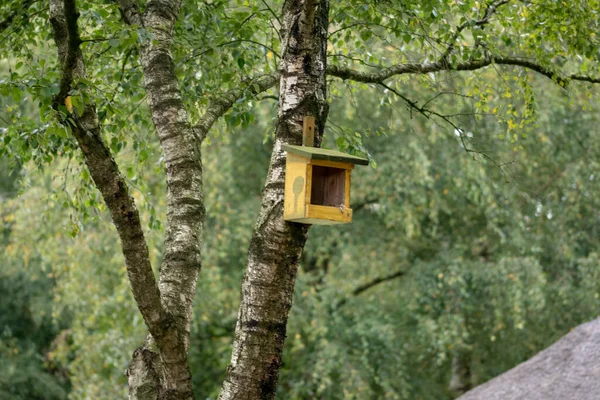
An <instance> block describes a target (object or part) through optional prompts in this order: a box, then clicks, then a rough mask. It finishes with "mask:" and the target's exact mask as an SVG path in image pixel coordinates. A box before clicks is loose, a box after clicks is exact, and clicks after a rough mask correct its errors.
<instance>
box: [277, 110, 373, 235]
mask: <svg viewBox="0 0 600 400" xmlns="http://www.w3.org/2000/svg"><path fill="white" fill-rule="evenodd" d="M313 137H314V118H313V117H306V118H305V119H304V137H303V144H304V145H303V146H292V145H283V146H282V148H283V150H285V151H287V156H286V168H285V195H284V210H283V219H284V220H286V221H293V222H299V223H303V224H317V225H332V224H343V223H348V222H352V209H351V208H350V182H351V180H350V174H351V172H352V170H353V169H354V165H368V164H369V160H367V159H366V158H361V157H355V156H351V155H349V154H345V153H342V152H339V151H336V150H326V149H318V148H315V147H312V138H313ZM307 144H308V145H307Z"/></svg>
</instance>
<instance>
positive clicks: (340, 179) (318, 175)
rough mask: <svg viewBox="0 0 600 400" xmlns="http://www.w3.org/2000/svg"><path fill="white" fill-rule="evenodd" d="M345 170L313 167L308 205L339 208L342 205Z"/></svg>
mask: <svg viewBox="0 0 600 400" xmlns="http://www.w3.org/2000/svg"><path fill="white" fill-rule="evenodd" d="M345 181H346V170H345V169H341V168H332V167H323V166H318V165H313V167H312V186H311V190H310V204H315V205H319V206H330V207H339V206H341V205H343V204H344V193H345Z"/></svg>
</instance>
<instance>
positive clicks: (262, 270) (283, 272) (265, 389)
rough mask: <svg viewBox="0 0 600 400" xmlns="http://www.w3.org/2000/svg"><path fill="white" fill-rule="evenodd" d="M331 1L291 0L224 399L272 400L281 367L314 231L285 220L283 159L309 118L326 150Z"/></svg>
mask: <svg viewBox="0 0 600 400" xmlns="http://www.w3.org/2000/svg"><path fill="white" fill-rule="evenodd" d="M328 12H329V1H328V0H303V1H298V0H295V1H293V0H287V1H285V4H284V6H283V18H282V21H283V26H282V36H283V43H282V49H283V54H282V58H281V64H280V73H281V78H280V95H279V110H278V121H277V126H276V130H275V142H274V145H273V152H272V154H271V162H270V167H269V172H268V174H267V179H266V183H265V186H264V192H263V197H262V206H261V211H260V214H259V217H258V220H257V222H256V226H255V228H254V233H253V237H252V240H251V242H250V247H249V250H248V261H247V266H246V273H245V276H244V278H243V282H242V300H241V304H240V309H239V314H238V321H237V325H236V331H235V339H234V344H233V352H232V358H231V364H230V365H229V367H228V369H227V377H226V379H225V381H224V382H223V386H222V390H221V393H220V395H219V399H220V400H233V399H236V400H244V399H273V398H274V397H275V390H276V387H277V381H278V377H279V370H280V368H281V360H282V352H283V345H284V341H285V337H286V325H287V319H288V313H289V310H290V307H291V305H292V300H293V289H294V282H295V279H296V272H297V269H298V264H299V260H300V256H301V254H302V249H303V248H304V244H305V242H306V238H307V233H308V228H309V226H308V225H301V224H296V223H286V222H284V221H283V194H284V183H285V153H284V152H283V151H282V149H281V146H282V144H301V142H302V121H303V118H304V116H306V115H313V116H315V118H316V128H317V129H316V132H315V133H316V134H315V143H316V144H317V145H318V144H320V141H321V138H322V135H323V128H324V126H325V120H326V118H327V95H326V80H325V70H326V62H327V57H326V51H327V24H328V23H327V20H328Z"/></svg>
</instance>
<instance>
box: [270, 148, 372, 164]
mask: <svg viewBox="0 0 600 400" xmlns="http://www.w3.org/2000/svg"><path fill="white" fill-rule="evenodd" d="M281 148H282V149H283V150H285V151H287V152H289V153H295V154H299V155H301V156H303V157H306V158H308V159H309V160H311V159H312V160H326V161H337V162H345V163H350V164H358V165H369V160H367V159H366V158H362V157H356V156H351V155H350V154H346V153H342V152H341V151H337V150H327V149H320V148H317V147H307V146H293V145H291V144H284V145H282V146H281Z"/></svg>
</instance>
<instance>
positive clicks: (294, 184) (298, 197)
mask: <svg viewBox="0 0 600 400" xmlns="http://www.w3.org/2000/svg"><path fill="white" fill-rule="evenodd" d="M307 169H308V160H307V159H306V158H304V157H301V156H298V155H295V154H290V153H288V154H287V157H286V167H285V194H284V210H283V219H285V220H294V219H299V218H304V217H305V216H306V204H305V199H306V184H307Z"/></svg>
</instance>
